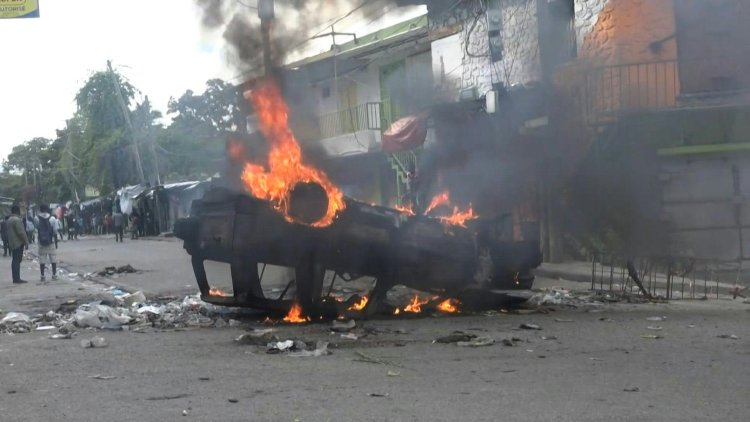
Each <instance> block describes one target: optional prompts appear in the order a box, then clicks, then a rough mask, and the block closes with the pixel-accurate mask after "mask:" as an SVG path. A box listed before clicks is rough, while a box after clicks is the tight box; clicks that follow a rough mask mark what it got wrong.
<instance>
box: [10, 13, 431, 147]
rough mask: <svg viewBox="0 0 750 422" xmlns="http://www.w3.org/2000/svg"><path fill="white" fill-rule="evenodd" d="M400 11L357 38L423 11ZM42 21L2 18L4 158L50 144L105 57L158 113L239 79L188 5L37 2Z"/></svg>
mask: <svg viewBox="0 0 750 422" xmlns="http://www.w3.org/2000/svg"><path fill="white" fill-rule="evenodd" d="M225 1H235V0H225ZM243 2H244V3H246V4H255V3H256V1H255V0H244V1H243ZM248 12H249V13H255V12H254V11H252V10H248ZM345 12H346V11H342V14H343V13H345ZM404 12H405V14H406V16H404V14H403V13H399V11H397V10H395V11H393V12H391V13H388V14H387V15H386V16H385V17H384V18H383V19H381V20H379V21H378V22H375V25H368V27H367V28H362V32H364V33H368V32H372V31H375V30H377V29H379V28H378V27H383V26H385V25H390V24H394V23H395V21H397V20H399V19H404V18H408V17H411V16H415V15H417V14H420V13H425V9H424V8H411V9H409V10H407V11H404ZM394 13H396V14H397V15H399V16H393V14H394ZM40 15H41V17H40V18H37V19H0V40H1V41H2V53H1V56H0V57H2V58H1V59H0V158H2V159H4V158H5V157H6V156H7V155H8V153H10V151H11V149H12V148H13V146H14V145H18V144H21V143H23V142H25V141H27V140H29V139H31V138H34V137H37V136H43V137H48V138H53V137H54V136H55V129H59V128H63V127H64V126H65V120H66V119H68V118H70V117H71V116H72V115H73V113H74V111H75V103H74V97H75V94H76V92H77V91H78V89H79V88H80V87H81V86H82V85H83V83H84V82H85V81H86V79H87V78H88V77H89V76H90V75H91V74H92V73H93V72H95V71H98V70H103V69H105V67H106V62H107V60H108V59H109V60H112V63H113V65H114V67H115V68H116V69H117V70H118V71H120V72H121V73H122V74H123V75H125V77H127V78H128V80H130V82H131V83H132V84H133V85H134V86H135V87H136V88H138V89H139V90H140V91H141V93H142V95H148V97H149V99H150V100H151V102H152V104H153V105H154V107H155V108H156V109H158V110H160V111H162V112H166V108H167V102H168V100H169V97H170V96H175V97H176V96H179V95H180V94H182V93H183V92H184V91H185V90H186V89H193V90H195V91H198V92H202V90H203V87H204V84H205V82H206V80H208V79H211V78H216V77H218V78H223V79H232V78H233V77H234V76H236V75H237V72H236V71H233V70H232V69H230V68H228V66H227V65H226V60H225V57H226V55H225V51H224V46H225V44H224V42H223V40H222V39H221V34H220V33H218V32H217V33H208V32H206V31H205V30H204V29H203V28H202V27H201V24H200V12H199V10H198V8H197V7H196V6H195V5H194V2H193V1H192V0H40ZM355 18H356V15H355V16H352V18H351V19H355ZM360 22H361V20H360ZM342 24H345V22H342ZM352 24H353V25H356V21H355V22H352ZM337 29H338V28H337ZM342 29H343V28H342ZM357 29H358V31H357V32H360V31H359V29H360V28H357ZM321 42H322V43H325V41H321ZM328 43H329V46H330V41H329V42H328ZM234 82H237V81H234ZM139 100H140V98H139Z"/></svg>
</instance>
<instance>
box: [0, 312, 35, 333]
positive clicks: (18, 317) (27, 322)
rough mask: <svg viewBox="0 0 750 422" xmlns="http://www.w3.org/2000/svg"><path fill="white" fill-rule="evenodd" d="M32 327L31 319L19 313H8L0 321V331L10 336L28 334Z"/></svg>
mask: <svg viewBox="0 0 750 422" xmlns="http://www.w3.org/2000/svg"><path fill="white" fill-rule="evenodd" d="M33 326H34V324H33V323H32V322H31V318H29V316H28V315H26V314H24V313H21V312H8V314H7V315H5V316H4V317H3V319H1V320H0V331H3V332H6V333H11V334H21V333H28V332H30V331H31V330H32V328H33Z"/></svg>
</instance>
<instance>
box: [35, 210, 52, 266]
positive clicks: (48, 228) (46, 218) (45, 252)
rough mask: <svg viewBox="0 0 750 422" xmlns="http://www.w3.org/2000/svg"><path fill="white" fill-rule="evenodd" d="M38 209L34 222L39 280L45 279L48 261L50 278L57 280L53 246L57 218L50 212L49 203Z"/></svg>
mask: <svg viewBox="0 0 750 422" xmlns="http://www.w3.org/2000/svg"><path fill="white" fill-rule="evenodd" d="M39 211H40V212H39V215H38V216H37V217H36V221H35V222H34V223H35V225H36V229H37V233H38V235H37V243H38V245H39V271H40V272H41V281H46V278H45V276H44V270H45V267H46V266H47V262H48V261H49V263H50V265H51V266H52V279H53V280H57V248H56V247H55V236H57V219H56V218H55V217H53V216H52V215H51V214H50V209H49V205H46V204H43V205H41V206H40V207H39Z"/></svg>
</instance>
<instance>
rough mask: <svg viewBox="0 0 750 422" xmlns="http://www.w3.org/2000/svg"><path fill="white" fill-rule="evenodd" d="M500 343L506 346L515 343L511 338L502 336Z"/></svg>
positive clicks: (511, 345)
mask: <svg viewBox="0 0 750 422" xmlns="http://www.w3.org/2000/svg"><path fill="white" fill-rule="evenodd" d="M501 343H502V344H503V346H508V347H513V346H515V345H516V343H515V342H514V341H513V340H511V339H509V338H504V339H503V340H502V341H501Z"/></svg>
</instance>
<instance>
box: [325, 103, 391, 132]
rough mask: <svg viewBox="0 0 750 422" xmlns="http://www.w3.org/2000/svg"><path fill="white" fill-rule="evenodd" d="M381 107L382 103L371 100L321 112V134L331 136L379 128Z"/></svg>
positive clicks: (381, 125) (380, 125) (380, 124)
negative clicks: (328, 111) (342, 108)
mask: <svg viewBox="0 0 750 422" xmlns="http://www.w3.org/2000/svg"><path fill="white" fill-rule="evenodd" d="M382 109H383V103H379V102H371V103H364V104H359V105H357V106H356V107H352V108H347V109H344V110H338V111H334V112H332V113H327V114H323V115H321V116H320V132H321V136H322V137H323V138H333V137H335V136H339V135H345V134H348V133H354V132H358V131H361V130H380V129H381V127H383V124H382V121H381V116H382V115H383V113H382Z"/></svg>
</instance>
